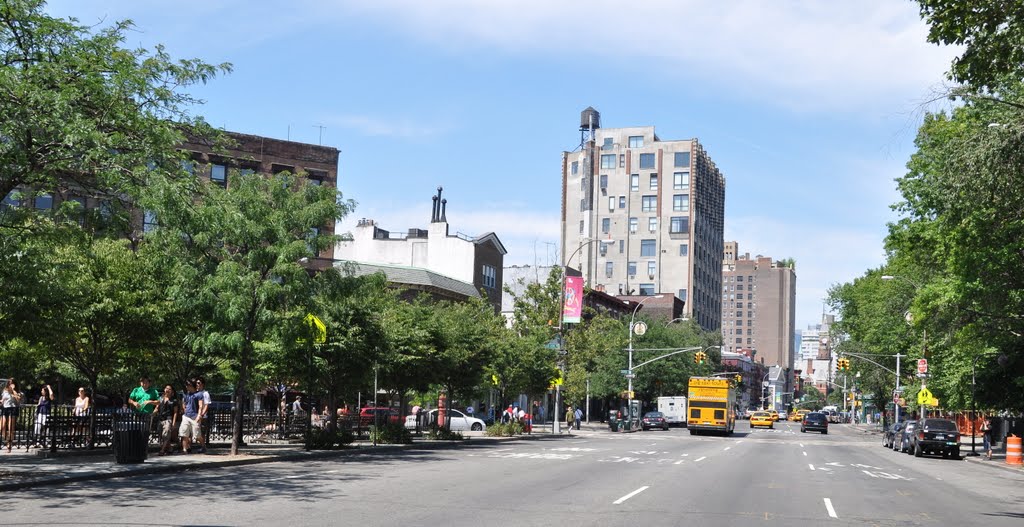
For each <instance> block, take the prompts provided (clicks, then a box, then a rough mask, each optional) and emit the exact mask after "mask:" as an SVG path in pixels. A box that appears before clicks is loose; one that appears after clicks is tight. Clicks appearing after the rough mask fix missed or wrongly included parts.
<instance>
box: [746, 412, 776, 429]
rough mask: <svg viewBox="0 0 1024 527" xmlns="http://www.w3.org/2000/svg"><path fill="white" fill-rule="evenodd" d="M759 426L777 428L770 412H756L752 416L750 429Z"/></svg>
mask: <svg viewBox="0 0 1024 527" xmlns="http://www.w3.org/2000/svg"><path fill="white" fill-rule="evenodd" d="M758 426H765V427H768V428H775V421H773V420H772V415H771V414H770V413H768V412H754V413H753V414H752V415H751V416H750V428H756V427H758Z"/></svg>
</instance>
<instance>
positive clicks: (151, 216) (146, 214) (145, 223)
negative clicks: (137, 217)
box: [142, 210, 158, 232]
mask: <svg viewBox="0 0 1024 527" xmlns="http://www.w3.org/2000/svg"><path fill="white" fill-rule="evenodd" d="M157 226H158V224H157V222H156V213H155V212H153V211H151V210H145V211H142V232H150V231H152V230H153V229H155V228H157Z"/></svg>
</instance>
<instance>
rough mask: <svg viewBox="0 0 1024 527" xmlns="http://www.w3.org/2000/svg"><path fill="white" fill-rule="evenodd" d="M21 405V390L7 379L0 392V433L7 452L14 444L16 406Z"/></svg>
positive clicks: (15, 383)
mask: <svg viewBox="0 0 1024 527" xmlns="http://www.w3.org/2000/svg"><path fill="white" fill-rule="evenodd" d="M20 405H21V392H19V391H18V383H17V382H15V381H14V379H7V385H6V386H4V391H3V393H2V394H0V433H2V438H3V440H4V441H6V442H7V453H8V454H9V453H10V452H11V446H12V445H13V444H14V423H15V421H17V420H18V406H20Z"/></svg>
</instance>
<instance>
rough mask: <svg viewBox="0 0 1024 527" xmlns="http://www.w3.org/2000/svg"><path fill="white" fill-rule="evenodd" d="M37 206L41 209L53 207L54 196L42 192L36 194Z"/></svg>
mask: <svg viewBox="0 0 1024 527" xmlns="http://www.w3.org/2000/svg"><path fill="white" fill-rule="evenodd" d="M36 208H37V209H39V210H50V209H52V208H53V196H51V195H49V194H40V195H38V196H36Z"/></svg>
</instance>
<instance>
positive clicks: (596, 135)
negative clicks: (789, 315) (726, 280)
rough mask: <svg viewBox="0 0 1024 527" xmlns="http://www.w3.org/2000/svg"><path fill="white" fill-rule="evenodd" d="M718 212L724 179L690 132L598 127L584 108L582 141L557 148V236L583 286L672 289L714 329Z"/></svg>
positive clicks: (618, 291)
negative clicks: (675, 135)
mask: <svg viewBox="0 0 1024 527" xmlns="http://www.w3.org/2000/svg"><path fill="white" fill-rule="evenodd" d="M724 215H725V177H724V176H723V175H722V173H721V171H720V170H719V169H718V167H717V166H715V163H714V162H713V161H712V160H711V157H710V156H709V155H708V153H707V152H706V151H705V150H704V148H703V147H702V146H701V144H700V143H699V142H698V140H697V139H683V140H662V139H661V138H659V137H658V135H657V134H656V133H655V131H654V127H653V126H639V127H630V128H601V116H600V113H598V112H597V111H596V110H594V109H593V108H587V109H586V110H584V111H583V112H582V114H581V118H580V146H579V148H577V149H576V150H574V151H572V152H563V153H562V211H561V217H562V227H561V243H562V258H563V259H564V258H565V257H566V256H569V255H573V256H572V261H570V262H563V263H565V264H567V265H569V266H570V267H573V268H576V269H580V271H581V272H582V274H583V277H584V281H585V283H586V285H587V286H589V287H591V288H593V289H596V290H598V291H604V292H607V293H608V294H611V295H615V296H629V295H642V296H650V295H656V294H667V295H674V296H676V297H678V298H679V299H681V300H682V301H683V302H684V307H683V310H684V314H685V316H687V317H689V318H692V319H693V320H694V321H695V322H697V324H699V325H700V326H701V327H702V328H704V329H706V330H712V331H713V330H717V329H718V328H719V327H720V325H721V298H720V296H719V291H720V290H721V286H722V283H721V277H722V275H721V261H722V250H723V249H722V244H723V236H724V230H723V229H724ZM592 240H602V241H600V242H595V241H592Z"/></svg>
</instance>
